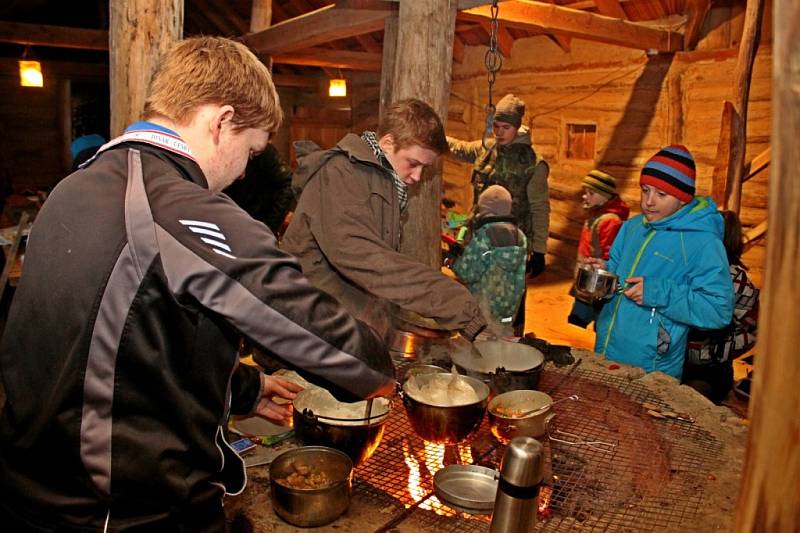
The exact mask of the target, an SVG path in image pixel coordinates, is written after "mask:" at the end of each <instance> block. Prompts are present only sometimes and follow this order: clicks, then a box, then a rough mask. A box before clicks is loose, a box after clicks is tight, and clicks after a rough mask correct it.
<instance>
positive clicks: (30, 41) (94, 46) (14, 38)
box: [0, 21, 108, 50]
mask: <svg viewBox="0 0 800 533" xmlns="http://www.w3.org/2000/svg"><path fill="white" fill-rule="evenodd" d="M0 42H4V43H16V44H25V45H31V46H53V47H57V48H78V49H82V50H108V32H107V31H104V30H88V29H84V28H71V27H67V26H46V25H44V24H24V23H22V22H4V21H0Z"/></svg>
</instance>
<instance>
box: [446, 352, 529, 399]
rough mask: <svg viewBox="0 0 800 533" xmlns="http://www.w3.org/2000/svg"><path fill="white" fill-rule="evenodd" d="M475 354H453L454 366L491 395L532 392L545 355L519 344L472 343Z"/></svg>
mask: <svg viewBox="0 0 800 533" xmlns="http://www.w3.org/2000/svg"><path fill="white" fill-rule="evenodd" d="M474 346H475V350H476V351H477V353H474V352H466V351H455V352H453V353H452V354H451V359H452V360H453V364H455V365H456V367H457V368H458V369H459V371H462V372H465V373H466V374H467V375H468V376H472V377H474V378H478V379H480V380H481V381H483V382H484V383H486V384H487V385H489V386H490V387H491V389H492V393H493V394H500V393H503V392H508V391H512V390H519V389H528V390H534V389H536V388H537V387H538V386H539V379H540V377H541V373H542V367H544V354H543V353H542V352H541V351H539V350H538V349H536V348H534V347H533V346H528V345H527V344H522V343H519V342H506V341H475V343H474Z"/></svg>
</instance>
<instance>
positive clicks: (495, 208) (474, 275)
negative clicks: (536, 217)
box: [453, 185, 527, 328]
mask: <svg viewBox="0 0 800 533" xmlns="http://www.w3.org/2000/svg"><path fill="white" fill-rule="evenodd" d="M511 206H512V200H511V193H509V192H508V190H506V189H505V188H503V187H501V186H499V185H491V186H489V187H488V188H487V189H486V190H485V191H483V193H482V194H481V195H480V197H479V198H478V206H477V207H478V210H477V213H476V215H475V218H474V219H473V221H472V224H473V226H472V240H470V241H469V243H468V244H467V246H466V248H465V249H464V253H463V254H462V256H461V257H460V258H459V259H458V261H456V263H455V265H454V266H453V270H454V271H455V273H456V274H458V276H459V278H461V279H462V280H463V281H464V282H465V283H466V284H467V286H468V287H469V290H470V292H471V293H472V294H473V295H474V296H475V298H476V299H477V300H478V303H479V304H480V306H481V309H482V311H483V314H484V316H486V317H487V318H491V320H492V321H493V322H495V325H498V326H500V327H505V328H508V327H510V326H511V325H512V322H513V319H514V315H515V313H516V312H517V308H518V307H519V305H520V301H521V300H522V296H523V293H524V292H525V257H526V251H527V239H526V238H525V234H524V233H522V231H520V230H519V228H517V226H516V224H515V223H514V217H513V216H511Z"/></svg>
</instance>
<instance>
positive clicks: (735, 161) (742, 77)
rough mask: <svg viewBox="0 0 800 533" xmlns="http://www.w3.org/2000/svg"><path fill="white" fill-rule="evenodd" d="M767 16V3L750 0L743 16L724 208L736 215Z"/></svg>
mask: <svg viewBox="0 0 800 533" xmlns="http://www.w3.org/2000/svg"><path fill="white" fill-rule="evenodd" d="M763 13H764V0H747V11H746V12H745V16H744V30H743V31H742V40H741V43H740V44H739V58H738V60H737V61H736V72H735V74H734V88H733V105H734V108H735V110H736V114H737V115H738V116H739V120H738V122H736V123H735V124H734V126H735V129H734V130H733V132H732V137H731V154H730V164H729V165H728V179H727V187H726V190H725V207H726V208H727V209H730V210H732V211H735V212H736V213H738V212H739V209H740V207H741V203H742V176H743V174H744V153H745V149H746V147H747V104H748V99H749V97H750V77H751V75H752V73H753V62H754V61H755V58H756V50H757V49H758V41H759V38H760V35H761V18H762V16H763Z"/></svg>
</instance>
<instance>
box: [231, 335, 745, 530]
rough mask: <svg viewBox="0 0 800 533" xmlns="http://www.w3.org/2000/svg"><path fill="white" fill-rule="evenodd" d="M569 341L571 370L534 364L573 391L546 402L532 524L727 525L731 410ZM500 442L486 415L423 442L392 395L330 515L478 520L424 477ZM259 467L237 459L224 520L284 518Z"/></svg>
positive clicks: (460, 523)
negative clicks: (237, 488)
mask: <svg viewBox="0 0 800 533" xmlns="http://www.w3.org/2000/svg"><path fill="white" fill-rule="evenodd" d="M574 352H575V354H576V355H577V356H578V357H581V358H583V363H582V364H581V366H580V367H579V368H577V369H575V371H574V372H572V374H571V375H569V376H567V370H566V369H555V368H553V367H550V366H549V365H548V366H547V367H546V368H545V369H544V372H543V373H542V379H541V383H540V389H541V390H543V391H549V390H550V389H552V388H553V387H555V386H557V385H558V388H557V389H556V390H555V392H553V394H552V396H553V397H554V399H555V400H558V399H560V398H564V397H567V396H570V395H573V394H577V395H578V396H579V397H580V400H579V401H569V402H560V403H559V404H558V405H556V406H554V410H555V412H556V416H555V418H554V420H553V429H552V430H551V433H550V437H551V439H550V440H545V441H544V442H543V443H544V445H545V451H546V454H547V457H548V462H549V464H550V470H551V472H549V473H548V474H547V475H546V476H545V479H546V480H549V487H548V488H547V490H544V491H543V493H544V494H545V496H544V497H542V496H540V508H541V509H540V522H539V524H538V525H537V530H542V531H573V530H575V529H577V528H580V529H582V530H589V531H595V530H597V531H599V530H603V531H606V530H641V529H647V530H659V531H672V530H679V529H680V530H685V529H686V527H687V526H691V527H692V528H693V529H711V528H712V527H714V528H722V529H723V530H725V529H730V528H731V527H732V524H733V515H734V512H733V503H734V502H735V496H736V492H737V490H738V486H739V473H740V471H741V464H742V460H743V455H744V440H745V427H744V426H743V425H742V424H741V420H740V419H738V418H737V417H735V415H733V414H732V413H731V412H730V411H728V410H727V409H725V408H719V407H715V406H712V405H711V404H709V403H708V402H706V401H705V400H704V399H702V398H701V397H700V396H699V395H697V394H696V393H694V391H692V390H690V389H688V388H686V387H680V386H678V384H677V383H676V382H675V381H674V380H673V379H671V378H668V377H666V376H664V375H660V374H651V375H648V376H645V377H643V378H641V379H637V378H640V377H641V374H642V373H641V371H638V370H635V369H627V368H625V367H623V368H617V369H615V370H609V369H608V368H607V367H608V363H607V362H606V361H604V360H602V359H599V358H598V357H597V356H595V355H593V354H591V353H588V352H583V351H578V350H575V351H574ZM565 377H566V380H565V379H564V378H565ZM395 401H397V402H399V401H400V400H399V399H397V400H395ZM662 412H663V413H667V414H674V413H679V414H682V415H684V416H682V417H680V418H683V420H681V419H679V418H675V417H671V416H665V417H662V415H661V414H660V413H662ZM656 415H658V416H656ZM503 452H504V447H503V446H502V445H501V444H500V443H498V442H497V440H496V439H495V438H494V437H493V436H492V435H491V433H490V431H489V428H488V423H487V422H486V420H484V422H483V424H482V426H481V427H480V429H479V430H478V432H477V433H476V435H475V438H474V439H473V440H472V441H471V442H470V443H469V445H464V446H444V445H437V444H433V443H427V442H425V441H423V440H422V439H421V438H419V437H418V436H416V434H415V433H414V432H413V430H412V429H411V427H410V424H409V422H408V419H407V418H406V414H405V412H404V410H403V409H402V407H401V406H400V405H399V403H398V404H397V405H395V406H394V408H393V409H392V412H391V416H390V418H389V421H388V422H387V424H386V431H385V433H384V436H383V442H382V444H381V446H380V447H379V448H378V450H377V451H376V452H375V454H374V455H373V457H372V458H371V459H370V461H369V462H367V463H366V464H364V465H362V466H361V467H359V468H358V469H356V471H355V474H354V486H353V488H354V494H353V502H352V505H351V509H350V511H348V512H347V513H346V514H345V515H343V516H342V517H341V518H340V519H339V520H338V521H337V522H336V524H337V525H339V526H341V527H342V528H344V529H346V530H348V531H354V532H358V531H365V532H366V531H389V530H392V531H401V532H402V531H409V532H410V531H414V532H417V531H431V532H433V531H437V532H438V531H452V532H454V533H455V532H465V531H466V532H469V531H476V532H478V531H480V532H484V531H487V526H488V523H489V521H490V517H488V516H479V515H470V514H466V513H463V512H459V511H457V510H455V509H451V508H450V507H447V506H446V505H444V504H442V503H441V502H439V501H438V499H437V498H436V496H435V495H434V490H433V476H434V474H435V473H436V472H437V471H438V470H439V469H441V468H442V467H443V466H445V465H450V464H478V465H482V466H488V467H490V468H497V466H498V465H499V462H500V459H501V458H502V455H503ZM259 468H260V467H256V468H251V469H249V470H248V477H249V479H250V484H249V486H248V490H247V491H246V493H245V494H244V495H243V496H241V497H238V498H231V499H229V500H226V510H227V511H228V513H229V516H230V517H232V518H233V522H234V523H233V530H234V531H237V530H250V531H264V530H269V531H273V530H275V528H276V525H277V526H280V525H285V524H283V523H282V522H280V520H279V519H278V518H277V517H275V516H274V514H273V513H272V512H271V506H270V504H269V502H268V494H265V490H264V487H265V486H267V483H266V479H265V474H264V473H263V471H259ZM267 492H268V491H267ZM544 500H547V502H545V501H544ZM365 516H369V520H364V517H365ZM237 521H238V522H239V523H244V524H245V525H244V527H242V528H237ZM704 524H705V525H707V526H708V527H704ZM287 527H288V526H287ZM248 528H249V529H248ZM278 530H280V528H278Z"/></svg>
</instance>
